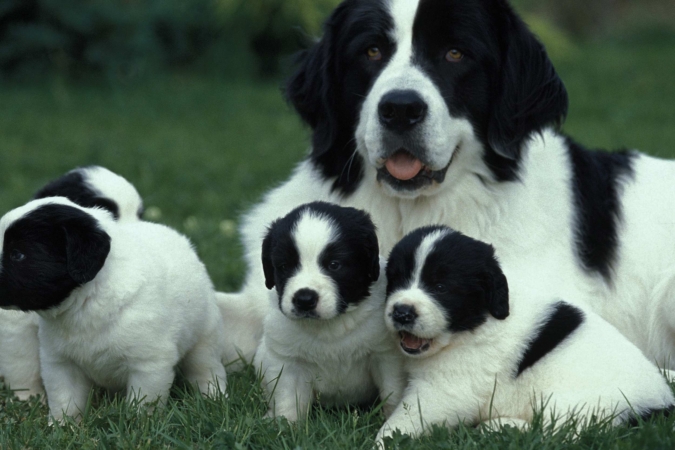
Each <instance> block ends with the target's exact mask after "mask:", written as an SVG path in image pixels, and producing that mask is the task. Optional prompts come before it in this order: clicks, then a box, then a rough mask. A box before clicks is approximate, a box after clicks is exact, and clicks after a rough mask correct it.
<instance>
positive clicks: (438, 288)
mask: <svg viewBox="0 0 675 450" xmlns="http://www.w3.org/2000/svg"><path fill="white" fill-rule="evenodd" d="M434 290H435V291H436V292H445V291H447V290H448V287H447V286H446V285H444V284H437V285H436V286H434Z"/></svg>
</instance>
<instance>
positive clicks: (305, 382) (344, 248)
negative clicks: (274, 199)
mask: <svg viewBox="0 0 675 450" xmlns="http://www.w3.org/2000/svg"><path fill="white" fill-rule="evenodd" d="M262 260H263V268H264V271H265V279H266V285H267V288H268V289H272V288H275V287H276V291H275V292H273V293H271V296H270V300H271V302H272V303H273V305H274V307H273V308H271V312H270V313H269V314H268V316H267V318H266V320H265V325H264V332H263V339H262V342H261V344H260V347H259V349H258V352H257V354H256V356H255V365H256V367H259V368H260V369H261V371H262V376H263V386H264V388H265V389H266V391H267V394H268V396H269V401H270V404H269V412H268V415H269V416H275V415H276V416H283V417H286V418H287V419H288V420H290V421H295V420H297V419H298V418H302V417H304V416H305V414H306V413H307V411H308V408H309V406H310V405H311V403H312V402H313V401H314V400H315V399H318V401H320V402H321V403H322V404H328V405H334V404H366V403H370V402H372V401H373V400H375V398H376V397H377V395H378V394H379V396H380V398H381V399H382V400H384V401H385V405H384V408H385V413H387V412H391V410H393V407H394V406H395V405H396V404H397V403H398V400H399V398H400V394H401V393H402V391H403V388H404V387H405V378H404V376H403V373H402V371H401V369H402V363H401V357H400V355H399V354H398V351H397V349H396V346H395V345H394V343H393V342H392V341H391V339H389V336H388V335H387V333H386V327H385V323H384V319H383V308H384V294H385V285H386V280H385V279H384V278H385V277H384V274H382V276H381V274H380V271H381V269H383V267H382V268H381V264H380V258H379V252H378V243H377V237H376V235H375V226H374V225H373V223H372V221H371V220H370V217H369V216H368V214H366V213H364V212H363V211H359V210H356V209H353V208H343V207H339V206H336V205H332V204H328V203H321V202H317V203H311V204H308V205H304V206H301V207H299V208H297V209H295V210H293V211H292V212H291V213H289V214H288V215H287V216H285V217H283V218H281V219H279V220H277V221H276V222H274V223H273V224H272V226H271V227H270V229H269V232H268V234H267V237H266V238H265V240H264V243H263V251H262Z"/></svg>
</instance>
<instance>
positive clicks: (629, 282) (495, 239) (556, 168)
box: [221, 0, 675, 369]
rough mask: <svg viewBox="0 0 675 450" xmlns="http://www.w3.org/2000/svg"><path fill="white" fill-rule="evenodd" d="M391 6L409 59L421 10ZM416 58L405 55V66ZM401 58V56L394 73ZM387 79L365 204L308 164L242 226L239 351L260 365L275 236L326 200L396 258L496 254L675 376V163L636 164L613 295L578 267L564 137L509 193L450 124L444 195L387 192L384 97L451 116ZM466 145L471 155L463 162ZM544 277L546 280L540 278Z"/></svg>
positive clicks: (371, 101)
mask: <svg viewBox="0 0 675 450" xmlns="http://www.w3.org/2000/svg"><path fill="white" fill-rule="evenodd" d="M390 4H391V6H390V9H391V11H392V17H393V19H394V22H395V23H396V24H397V28H396V30H397V31H396V32H395V34H394V36H393V38H394V40H395V41H396V44H397V48H399V49H403V50H401V51H404V52H405V51H407V52H409V51H410V48H411V46H410V45H409V42H408V41H409V40H410V39H411V33H410V32H409V27H410V26H411V23H412V16H413V15H414V11H415V10H416V8H415V5H416V4H417V2H416V1H415V0H392V1H391V2H390ZM406 27H408V28H406ZM406 49H407V50H406ZM408 56H409V55H407V54H403V58H401V61H405V60H406V59H407V58H408ZM397 58H398V56H397V55H394V56H393V59H392V61H397ZM408 59H409V58H408ZM388 70H389V66H388V68H387V69H385V70H384V71H383V74H382V75H381V77H385V76H386V77H388V78H387V79H389V77H391V80H392V81H391V83H393V84H389V82H387V83H385V82H384V81H380V80H385V78H380V79H378V80H377V81H376V82H375V85H374V87H373V89H372V91H371V92H370V93H369V95H368V96H367V98H366V100H365V103H364V107H363V109H362V111H361V116H360V123H359V126H358V129H357V133H356V136H355V137H356V142H357V151H358V152H359V154H361V155H362V156H363V157H364V160H365V164H364V166H365V167H364V170H365V173H364V178H363V180H362V181H361V184H360V185H359V187H358V188H357V190H356V192H354V194H352V195H351V196H349V197H347V198H345V197H343V196H341V195H339V194H332V193H331V192H330V187H331V184H332V182H333V180H326V179H324V178H322V176H321V174H320V172H319V171H318V170H316V169H314V168H313V166H312V164H311V163H310V162H307V161H305V162H302V163H300V164H299V165H298V166H297V167H296V169H295V171H294V173H293V174H292V175H291V177H290V179H289V180H288V181H287V182H285V183H284V184H282V185H281V186H279V187H277V188H275V189H272V190H271V191H270V192H268V193H267V194H266V196H265V197H264V199H263V200H262V201H261V203H260V204H258V205H256V206H255V207H254V208H253V209H252V210H251V211H250V212H249V213H248V214H247V215H246V216H245V217H244V218H243V222H242V225H241V234H242V236H243V244H244V247H245V258H246V262H247V265H248V273H247V277H246V282H245V284H244V288H243V290H242V291H241V292H240V293H237V294H225V295H223V296H222V297H221V299H222V302H221V307H222V308H223V309H224V310H226V311H228V312H229V313H231V314H232V315H233V317H237V320H236V321H237V322H239V323H242V324H245V325H244V326H237V324H236V323H235V324H233V328H232V329H233V335H232V342H231V343H230V347H231V348H236V349H237V351H238V352H240V353H242V354H244V355H245V356H246V357H247V358H250V357H251V356H252V355H253V354H254V352H255V348H256V344H257V342H258V341H259V336H260V330H261V329H262V320H263V319H262V318H263V317H264V316H265V314H266V312H265V310H266V308H267V307H268V301H267V292H266V290H265V287H264V282H263V280H264V277H263V273H262V268H261V267H260V263H259V259H260V247H261V242H262V239H263V234H264V230H265V227H266V226H267V225H269V224H270V223H271V222H272V221H273V220H275V219H276V218H278V217H280V216H283V215H284V214H286V213H288V212H289V211H290V210H292V209H293V208H295V207H297V206H299V205H300V204H303V203H306V202H309V201H314V200H325V201H332V202H335V203H338V204H340V205H343V206H353V207H356V208H359V209H363V210H365V211H367V212H368V213H369V214H370V215H371V217H372V219H373V221H374V222H375V225H376V226H377V229H378V239H379V242H380V248H381V252H382V254H385V255H386V254H387V253H388V252H389V251H390V250H391V248H392V247H393V246H394V245H395V243H396V242H398V241H399V240H400V239H401V238H402V237H403V236H404V235H406V234H407V233H409V232H410V231H412V230H414V229H416V228H418V227H420V226H424V225H434V224H443V225H448V226H450V227H451V228H454V229H456V230H458V231H460V232H462V233H464V234H466V235H468V236H470V237H473V238H476V239H479V240H482V241H485V242H488V243H490V244H492V245H493V246H494V247H495V248H496V252H497V256H498V257H499V259H500V261H502V262H503V263H504V264H507V265H508V266H509V267H511V268H512V270H511V271H512V274H511V275H510V276H511V279H512V283H520V281H518V280H523V283H527V284H529V285H531V286H532V288H533V289H535V288H537V287H539V288H540V289H542V292H545V293H546V294H547V295H550V296H554V297H558V298H563V299H571V300H570V301H574V302H575V303H577V304H580V305H586V306H587V307H589V308H590V309H591V310H593V311H595V312H597V313H598V314H600V315H601V316H602V317H603V318H604V319H605V320H607V321H608V322H609V323H611V324H612V325H614V326H615V327H616V328H617V329H618V330H619V331H620V332H621V333H622V334H623V335H624V336H626V337H627V338H628V339H629V340H630V341H631V342H632V343H633V344H635V345H636V346H637V347H638V348H639V349H640V350H641V351H642V352H643V353H644V354H645V355H646V356H647V358H648V359H649V360H651V361H654V362H655V363H657V364H658V365H660V366H663V367H666V368H670V369H675V357H673V350H675V313H674V312H673V308H672V307H671V304H672V300H673V299H674V298H675V294H673V292H675V273H674V270H673V267H675V239H673V236H675V214H674V213H673V211H675V183H673V182H672V180H674V179H675V163H674V162H672V161H665V160H661V159H657V158H653V157H650V156H646V155H638V156H636V158H635V159H634V160H633V167H634V173H635V176H634V179H632V180H628V181H626V183H625V185H624V187H623V189H622V192H620V199H619V200H620V202H621V204H622V209H623V221H622V223H621V226H620V227H619V240H620V247H619V249H618V252H617V261H616V263H615V264H614V274H613V277H612V278H613V282H612V283H611V284H608V283H606V282H605V280H604V279H603V278H602V277H601V276H599V275H597V274H595V273H591V272H587V271H585V270H584V269H583V268H582V267H581V264H580V262H579V261H578V256H577V254H576V252H575V240H576V238H575V235H574V223H575V217H574V214H575V209H574V206H573V205H574V203H573V202H574V199H573V197H572V189H571V183H572V178H573V174H572V171H571V162H570V161H569V156H568V153H567V151H566V142H565V140H564V138H563V137H561V136H559V135H558V134H556V133H554V132H553V131H550V130H545V131H544V132H543V133H542V134H541V135H534V136H532V137H531V140H530V141H529V142H528V143H527V144H526V146H525V148H524V149H523V152H522V154H523V159H522V162H521V170H520V172H519V176H520V179H521V181H520V182H514V183H498V182H495V181H493V177H492V175H491V173H490V171H489V169H488V168H487V167H486V166H485V164H484V162H483V160H482V148H481V146H480V145H479V142H478V140H477V138H476V136H475V133H474V131H473V130H471V127H470V125H469V124H468V123H464V122H462V121H461V120H458V119H456V118H452V117H450V116H448V118H447V120H448V121H450V122H447V121H445V122H443V121H440V122H438V124H437V127H436V128H433V129H431V128H427V130H426V133H425V136H426V139H428V142H430V143H433V142H441V141H438V140H437V139H440V136H442V135H447V136H455V137H456V139H455V138H453V139H451V140H447V142H446V144H444V145H442V146H440V147H438V148H439V150H442V151H439V152H438V153H435V154H432V155H435V156H434V157H433V159H434V161H432V162H433V165H434V166H438V167H444V165H447V162H448V161H450V158H451V157H452V155H454V159H453V162H452V164H451V165H450V167H449V170H448V173H447V176H446V179H445V181H444V182H443V183H442V184H435V185H434V186H432V187H430V188H428V189H427V190H425V191H424V192H422V193H420V195H419V196H417V197H415V198H408V197H410V195H409V194H399V193H397V192H394V191H393V190H392V189H391V188H390V187H388V185H386V184H381V183H379V182H378V181H377V178H376V169H377V168H378V167H380V166H381V164H382V158H381V155H380V153H379V151H380V149H379V148H378V147H377V145H376V143H377V142H378V139H376V138H377V132H378V131H377V127H378V126H379V125H378V124H377V120H376V117H375V116H374V115H375V114H376V111H375V110H374V108H372V107H369V106H368V105H377V103H378V101H379V98H380V97H379V96H380V95H382V93H383V92H385V91H386V89H384V86H385V85H386V87H391V88H392V89H393V88H400V87H402V86H403V84H399V81H396V80H403V81H400V83H408V85H406V86H408V87H415V88H416V89H418V90H419V91H420V92H421V93H422V95H423V96H424V98H425V100H426V101H427V102H429V103H430V105H435V104H438V105H440V103H439V102H437V101H435V100H433V98H434V97H435V96H439V95H440V94H439V93H438V92H437V90H436V89H435V88H434V87H433V85H431V84H430V83H427V82H424V81H421V80H420V79H419V74H418V73H417V72H414V70H416V69H414V68H412V69H411V68H408V67H407V66H406V65H405V64H404V62H401V64H397V65H392V66H391V73H390V72H388ZM406 71H408V72H409V73H407V72H406ZM410 71H412V72H410ZM383 83H384V84H383ZM380 84H382V85H383V88H382V89H380V88H379V87H378V86H380ZM430 99H432V100H433V101H432V100H430ZM437 100H438V99H437ZM439 108H441V107H440V106H439ZM442 114H443V111H442V110H441V109H439V110H438V111H432V110H430V112H429V115H430V116H442ZM439 120H440V119H439ZM373 136H374V137H373ZM448 139H449V138H448ZM457 142H459V144H460V145H459V147H458V153H457V154H455V147H454V146H455V145H456V143H457ZM429 147H431V146H429ZM481 179H482V181H481ZM534 273H538V274H540V275H539V276H537V277H533V276H532V274H534Z"/></svg>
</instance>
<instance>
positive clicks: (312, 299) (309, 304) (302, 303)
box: [293, 289, 319, 312]
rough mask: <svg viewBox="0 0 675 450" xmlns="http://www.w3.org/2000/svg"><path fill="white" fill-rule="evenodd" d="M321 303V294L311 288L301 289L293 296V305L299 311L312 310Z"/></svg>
mask: <svg viewBox="0 0 675 450" xmlns="http://www.w3.org/2000/svg"><path fill="white" fill-rule="evenodd" d="M317 303H319V294H317V293H316V291H313V290H311V289H300V290H299V291H298V292H296V293H295V295H294V296H293V306H295V309H296V310H297V311H299V312H310V311H313V310H314V308H316V305H317Z"/></svg>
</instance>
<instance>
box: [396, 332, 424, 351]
mask: <svg viewBox="0 0 675 450" xmlns="http://www.w3.org/2000/svg"><path fill="white" fill-rule="evenodd" d="M401 342H402V343H403V345H404V346H405V347H406V348H408V349H410V350H419V349H421V348H422V347H423V346H424V345H425V344H428V343H429V339H422V338H420V337H417V336H415V335H414V334H410V333H406V332H405V331H403V332H401Z"/></svg>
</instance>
